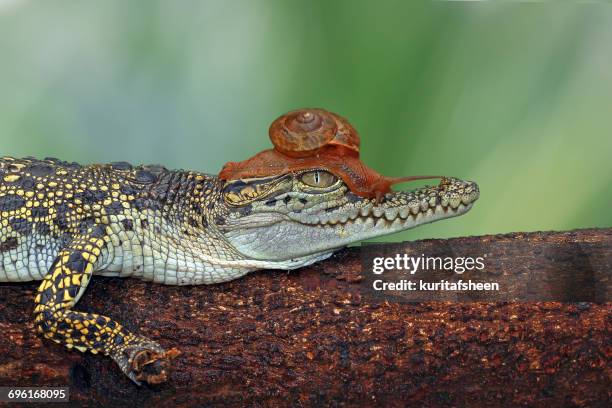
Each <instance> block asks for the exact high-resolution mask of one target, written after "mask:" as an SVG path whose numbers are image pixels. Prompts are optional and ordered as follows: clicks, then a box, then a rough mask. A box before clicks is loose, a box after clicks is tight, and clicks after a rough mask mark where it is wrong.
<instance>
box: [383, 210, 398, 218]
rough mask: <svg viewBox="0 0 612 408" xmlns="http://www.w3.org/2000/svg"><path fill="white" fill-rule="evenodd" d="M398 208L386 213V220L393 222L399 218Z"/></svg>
mask: <svg viewBox="0 0 612 408" xmlns="http://www.w3.org/2000/svg"><path fill="white" fill-rule="evenodd" d="M397 212H398V209H397V208H389V209H387V210H386V211H385V218H386V219H387V220H389V221H393V220H394V219H396V218H397Z"/></svg>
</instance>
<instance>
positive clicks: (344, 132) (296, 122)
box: [219, 108, 442, 200]
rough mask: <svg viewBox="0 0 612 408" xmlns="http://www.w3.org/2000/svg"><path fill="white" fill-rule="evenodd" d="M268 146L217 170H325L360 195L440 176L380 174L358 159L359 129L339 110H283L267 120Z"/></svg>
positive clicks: (224, 173)
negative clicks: (339, 113)
mask: <svg viewBox="0 0 612 408" xmlns="http://www.w3.org/2000/svg"><path fill="white" fill-rule="evenodd" d="M268 133H269V136H270V140H272V144H273V145H274V149H269V150H264V151H262V152H260V153H258V154H256V155H255V156H253V157H251V158H250V159H247V160H245V161H242V162H229V163H226V164H225V166H223V169H221V172H220V173H219V178H220V179H222V180H238V179H246V178H254V177H265V176H275V175H281V174H285V173H288V172H294V171H300V170H315V169H321V170H326V171H328V172H330V173H332V174H333V175H335V176H336V177H339V178H341V179H342V181H344V183H345V184H346V185H347V186H348V188H349V189H350V190H351V191H352V192H353V193H355V194H357V195H359V196H361V197H367V198H376V199H377V200H380V199H381V197H383V196H384V195H385V194H386V193H389V192H390V191H391V186H392V185H394V184H397V183H402V182H406V181H412V180H421V179H431V178H442V177H440V176H410V177H385V176H382V175H381V174H379V173H377V172H375V171H374V170H372V169H370V168H369V167H367V166H366V165H365V164H364V163H363V162H362V161H361V160H360V159H359V147H360V139H359V134H358V133H357V131H356V130H355V128H353V126H351V124H350V123H349V122H348V121H347V120H346V119H345V118H343V117H341V116H340V115H337V114H335V113H332V112H329V111H326V110H324V109H318V108H310V109H299V110H294V111H291V112H288V113H286V114H284V115H282V116H280V117H279V118H277V119H276V120H275V121H274V122H272V124H271V125H270V129H269V132H268Z"/></svg>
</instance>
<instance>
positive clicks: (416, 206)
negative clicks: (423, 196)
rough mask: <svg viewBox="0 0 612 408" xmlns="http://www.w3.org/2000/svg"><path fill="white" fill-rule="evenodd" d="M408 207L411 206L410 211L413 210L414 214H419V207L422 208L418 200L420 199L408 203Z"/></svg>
mask: <svg viewBox="0 0 612 408" xmlns="http://www.w3.org/2000/svg"><path fill="white" fill-rule="evenodd" d="M408 207H409V208H410V212H411V213H412V214H413V215H417V214H418V213H419V209H420V208H421V205H420V204H419V202H418V201H411V202H410V203H409V204H408Z"/></svg>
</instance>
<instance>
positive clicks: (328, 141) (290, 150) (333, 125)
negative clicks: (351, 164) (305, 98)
mask: <svg viewBox="0 0 612 408" xmlns="http://www.w3.org/2000/svg"><path fill="white" fill-rule="evenodd" d="M269 135H270V139H271V140H272V143H273V144H274V148H275V149H276V150H277V151H279V152H280V153H283V154H285V155H287V156H290V157H307V156H310V155H313V154H316V152H317V151H319V150H320V149H322V148H323V147H325V146H327V145H330V146H333V145H336V146H343V147H346V148H348V149H349V151H351V154H352V155H358V154H359V136H358V135H357V132H356V131H355V129H354V128H353V127H352V126H351V125H350V124H349V123H348V122H347V121H346V119H344V118H342V117H340V116H337V115H335V114H333V113H331V112H328V111H326V110H324V109H316V108H310V109H299V110H295V111H291V112H289V113H286V114H284V115H283V116H281V117H279V118H278V119H276V120H275V121H274V122H272V124H271V125H270V130H269Z"/></svg>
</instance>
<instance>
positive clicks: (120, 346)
mask: <svg viewBox="0 0 612 408" xmlns="http://www.w3.org/2000/svg"><path fill="white" fill-rule="evenodd" d="M104 236H105V228H104V227H103V226H94V227H93V228H91V229H89V230H88V231H87V232H86V233H85V234H83V235H77V236H76V237H75V238H74V239H73V240H72V242H71V243H70V244H69V245H68V246H67V247H66V248H64V249H63V250H62V251H60V253H59V255H58V256H57V258H56V259H55V261H54V262H53V265H52V266H51V268H50V270H49V273H48V274H47V275H46V276H45V278H44V280H43V281H42V283H41V285H40V287H39V288H38V293H37V295H36V298H35V302H36V308H35V310H34V313H35V322H36V326H37V330H38V332H39V333H41V334H42V335H43V336H44V337H46V338H48V339H51V340H53V341H55V342H57V343H60V344H64V345H65V346H67V347H68V348H76V349H77V350H79V351H82V352H85V351H87V350H89V351H91V352H92V353H94V354H96V353H103V354H105V355H109V356H111V357H112V358H113V359H114V360H115V361H116V362H117V364H118V365H119V367H120V368H121V370H123V372H124V373H125V374H126V375H127V376H128V377H129V378H130V379H132V381H134V382H135V383H136V384H139V385H140V384H141V381H145V382H148V383H150V384H157V383H161V382H164V381H165V380H166V379H167V372H168V370H167V366H168V358H171V357H173V356H174V355H176V353H177V352H176V351H173V350H171V351H169V352H166V351H164V349H163V348H162V347H161V346H160V345H159V344H157V343H156V342H154V341H151V340H149V339H147V338H145V337H142V336H138V335H136V334H134V333H131V332H130V331H128V330H127V329H126V328H125V327H123V326H122V325H121V324H119V323H117V322H116V321H114V320H112V319H111V318H109V317H106V316H102V315H98V314H93V313H83V312H77V311H74V310H72V307H73V306H74V305H75V304H76V302H77V301H78V300H79V298H80V297H81V295H82V294H83V292H84V291H85V288H86V287H87V283H88V282H89V280H90V278H91V276H92V273H93V270H94V264H95V262H96V260H97V259H98V257H99V256H100V253H101V249H102V247H103V246H104V242H105V241H104Z"/></svg>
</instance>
